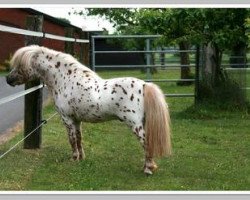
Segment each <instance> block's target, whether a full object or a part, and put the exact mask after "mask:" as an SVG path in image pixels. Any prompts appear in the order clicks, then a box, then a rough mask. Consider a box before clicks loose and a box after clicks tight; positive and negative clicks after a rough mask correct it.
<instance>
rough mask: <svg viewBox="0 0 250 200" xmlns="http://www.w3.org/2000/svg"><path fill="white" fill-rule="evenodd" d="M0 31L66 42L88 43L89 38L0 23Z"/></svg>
mask: <svg viewBox="0 0 250 200" xmlns="http://www.w3.org/2000/svg"><path fill="white" fill-rule="evenodd" d="M0 31H3V32H8V33H15V34H20V35H27V36H36V37H44V38H48V39H54V40H61V41H68V42H76V43H89V40H84V39H77V38H69V37H64V36H59V35H53V34H50V33H45V32H35V31H29V30H25V29H20V28H14V27H9V26H4V25H0Z"/></svg>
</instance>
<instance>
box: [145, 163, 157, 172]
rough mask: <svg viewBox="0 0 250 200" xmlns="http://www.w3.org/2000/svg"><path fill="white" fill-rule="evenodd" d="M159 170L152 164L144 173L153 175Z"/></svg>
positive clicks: (146, 166) (147, 166)
mask: <svg viewBox="0 0 250 200" xmlns="http://www.w3.org/2000/svg"><path fill="white" fill-rule="evenodd" d="M157 168H158V166H157V165H156V164H155V162H153V163H151V164H150V165H145V166H144V173H145V174H147V175H152V174H153V172H154V171H155V170H156V169H157Z"/></svg>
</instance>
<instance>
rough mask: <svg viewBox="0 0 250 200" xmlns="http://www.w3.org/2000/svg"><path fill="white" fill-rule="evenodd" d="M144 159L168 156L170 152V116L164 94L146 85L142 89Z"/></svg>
mask: <svg viewBox="0 0 250 200" xmlns="http://www.w3.org/2000/svg"><path fill="white" fill-rule="evenodd" d="M144 112H145V127H144V128H145V132H146V149H145V151H146V157H147V158H149V159H152V158H153V157H160V156H169V155H171V152H172V150H171V149H172V147H171V135H170V116H169V111H168V106H167V104H166V101H165V97H164V94H163V93H162V91H161V90H160V88H159V87H158V86H156V85H155V84H152V83H146V84H145V87H144Z"/></svg>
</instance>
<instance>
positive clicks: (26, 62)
mask: <svg viewBox="0 0 250 200" xmlns="http://www.w3.org/2000/svg"><path fill="white" fill-rule="evenodd" d="M39 51H42V48H41V47H40V46H37V45H31V46H27V47H23V48H20V49H18V50H17V51H16V52H15V53H14V55H13V57H12V59H11V61H10V65H11V67H13V68H15V67H17V66H22V67H27V66H30V65H31V60H32V58H33V57H34V56H35V55H36V54H37V53H39Z"/></svg>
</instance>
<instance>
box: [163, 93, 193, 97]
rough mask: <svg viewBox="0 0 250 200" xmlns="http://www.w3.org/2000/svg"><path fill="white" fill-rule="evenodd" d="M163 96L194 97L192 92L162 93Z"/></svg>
mask: <svg viewBox="0 0 250 200" xmlns="http://www.w3.org/2000/svg"><path fill="white" fill-rule="evenodd" d="M164 95H165V97H195V95H194V94H164Z"/></svg>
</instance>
